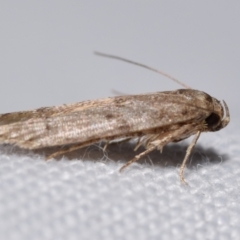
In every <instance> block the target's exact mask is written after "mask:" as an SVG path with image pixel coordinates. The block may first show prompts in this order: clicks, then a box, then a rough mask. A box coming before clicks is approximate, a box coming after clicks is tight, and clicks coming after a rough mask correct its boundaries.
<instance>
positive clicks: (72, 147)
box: [46, 140, 97, 160]
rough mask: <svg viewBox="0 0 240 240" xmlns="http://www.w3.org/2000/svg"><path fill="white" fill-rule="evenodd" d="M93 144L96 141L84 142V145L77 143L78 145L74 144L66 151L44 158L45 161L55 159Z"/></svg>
mask: <svg viewBox="0 0 240 240" xmlns="http://www.w3.org/2000/svg"><path fill="white" fill-rule="evenodd" d="M95 142H97V141H96V140H92V141H89V142H86V143H84V144H83V143H79V144H75V145H73V146H69V147H68V148H67V149H63V150H59V151H57V152H55V153H52V154H50V155H49V156H47V157H46V160H49V159H51V158H55V157H57V156H60V155H62V154H64V153H68V152H72V151H75V150H77V149H80V148H83V147H86V146H88V145H90V144H92V143H95Z"/></svg>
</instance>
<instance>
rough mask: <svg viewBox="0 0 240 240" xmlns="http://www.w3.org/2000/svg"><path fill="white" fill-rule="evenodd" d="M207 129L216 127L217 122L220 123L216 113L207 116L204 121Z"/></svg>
mask: <svg viewBox="0 0 240 240" xmlns="http://www.w3.org/2000/svg"><path fill="white" fill-rule="evenodd" d="M205 121H206V123H207V125H208V127H210V128H211V127H214V126H216V125H217V124H218V123H219V121H220V118H219V116H218V115H217V114H216V113H212V114H211V115H210V116H208V117H207V118H206V119H205Z"/></svg>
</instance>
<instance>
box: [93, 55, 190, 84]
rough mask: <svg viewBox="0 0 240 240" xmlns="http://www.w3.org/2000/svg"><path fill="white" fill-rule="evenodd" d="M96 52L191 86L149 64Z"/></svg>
mask: <svg viewBox="0 0 240 240" xmlns="http://www.w3.org/2000/svg"><path fill="white" fill-rule="evenodd" d="M94 54H96V55H98V56H102V57H108V58H113V59H117V60H121V61H124V62H128V63H131V64H134V65H137V66H140V67H144V68H146V69H148V70H151V71H154V72H157V73H159V74H161V75H163V76H165V77H167V78H169V79H171V80H173V81H174V82H176V83H178V84H179V85H181V86H183V87H184V88H189V89H190V87H189V86H187V85H186V84H184V83H182V82H180V81H179V80H177V79H176V78H174V77H172V76H170V75H169V74H167V73H165V72H162V71H159V70H157V69H155V68H152V67H149V66H147V65H144V64H142V63H137V62H134V61H131V60H128V59H126V58H122V57H118V56H115V55H110V54H106V53H100V52H94Z"/></svg>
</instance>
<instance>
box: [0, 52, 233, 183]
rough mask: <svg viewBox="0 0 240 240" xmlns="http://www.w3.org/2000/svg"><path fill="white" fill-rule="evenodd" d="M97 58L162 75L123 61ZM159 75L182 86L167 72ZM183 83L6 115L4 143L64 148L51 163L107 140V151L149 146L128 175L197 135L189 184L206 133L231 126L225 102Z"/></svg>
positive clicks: (0, 137)
mask: <svg viewBox="0 0 240 240" xmlns="http://www.w3.org/2000/svg"><path fill="white" fill-rule="evenodd" d="M96 54H98V55H101V56H105V57H110V58H115V59H119V60H123V61H127V62H130V63H133V64H136V65H140V66H142V67H145V68H148V69H150V70H153V71H156V72H159V71H158V70H156V69H153V68H150V67H148V66H146V65H143V64H139V63H136V62H133V61H130V60H127V59H124V58H121V57H117V56H114V55H108V54H103V53H96ZM159 73H160V74H163V75H165V76H167V77H169V78H171V79H172V80H174V81H177V80H176V79H174V78H172V77H171V76H169V75H167V74H165V73H163V72H159ZM178 83H180V84H181V85H183V86H184V87H185V89H178V90H175V91H165V92H155V93H147V94H138V95H125V96H117V97H109V98H105V99H98V100H90V101H84V102H79V103H74V104H67V105H62V106H54V107H44V108H39V109H35V110H31V111H23V112H13V113H6V114H1V115H0V144H13V145H17V146H19V147H20V148H25V149H40V148H46V147H54V146H62V147H64V148H63V149H61V150H59V151H57V152H55V153H53V154H52V155H50V156H48V159H50V158H54V157H56V156H58V155H62V154H64V153H67V152H70V151H74V150H76V149H79V148H82V147H85V146H88V145H91V144H94V143H96V142H100V141H105V142H106V146H107V144H108V143H111V141H113V140H118V139H137V144H136V148H135V150H136V149H137V148H138V147H139V146H144V147H145V151H143V152H142V153H140V154H138V155H136V156H135V157H134V158H133V159H132V160H130V161H128V162H127V163H126V164H125V165H123V166H122V168H121V169H120V171H122V170H123V169H124V168H126V167H127V166H129V165H130V164H131V163H133V162H136V161H137V160H139V159H140V158H142V157H143V156H145V155H147V154H148V153H150V152H151V151H153V150H155V149H158V150H160V151H162V149H163V147H164V146H165V145H166V144H168V143H170V142H178V141H181V140H183V139H186V138H188V137H190V136H192V135H194V138H193V140H192V142H191V143H190V145H189V146H188V148H187V151H186V155H185V158H184V159H183V162H182V164H181V166H180V173H179V177H180V180H181V182H183V183H185V180H184V176H183V171H184V168H185V166H186V163H187V160H188V158H189V155H190V153H191V151H192V149H193V147H194V146H195V144H196V142H197V140H198V138H199V136H200V134H201V133H202V132H215V131H218V130H220V129H222V128H224V127H226V126H227V125H228V123H229V121H230V114H229V110H228V106H227V104H226V103H225V102H224V101H223V102H222V103H221V102H220V101H218V100H217V99H216V98H213V97H211V96H210V95H208V94H207V93H205V92H202V91H198V90H194V89H189V88H188V87H187V86H186V85H184V84H182V83H181V82H179V81H178Z"/></svg>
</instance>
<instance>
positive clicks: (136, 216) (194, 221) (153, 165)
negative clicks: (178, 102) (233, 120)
mask: <svg viewBox="0 0 240 240" xmlns="http://www.w3.org/2000/svg"><path fill="white" fill-rule="evenodd" d="M239 139H240V137H239V136H238V135H237V134H235V133H234V127H233V124H232V126H231V125H230V126H229V127H227V128H226V130H222V131H221V132H218V133H208V134H203V136H201V141H200V142H199V143H198V146H197V147H196V149H195V151H194V154H193V155H192V156H191V164H190V166H189V167H188V169H187V170H186V171H185V177H186V180H187V182H188V183H189V186H183V185H181V184H180V182H179V178H178V168H176V165H177V164H178V165H179V164H180V163H181V160H182V158H183V156H184V151H185V147H186V145H182V146H181V145H179V144H177V145H172V146H170V147H166V148H165V149H164V151H163V154H162V155H161V154H160V153H159V152H157V151H156V152H154V153H153V154H150V155H149V157H147V158H146V159H145V161H143V162H142V163H136V164H133V165H132V166H130V167H129V168H128V169H127V170H126V171H125V172H124V173H122V174H120V173H119V172H118V169H119V168H120V166H122V163H123V162H125V161H126V160H127V159H129V158H131V157H132V156H133V155H134V154H135V153H134V152H133V151H132V147H131V145H129V144H122V145H120V146H118V145H116V146H112V147H111V146H110V150H108V158H111V159H112V160H107V161H106V156H105V157H104V156H103V153H102V151H101V150H99V149H98V148H94V147H93V148H88V149H85V150H84V152H76V153H75V154H80V153H81V154H82V153H85V155H84V161H82V160H79V159H72V160H69V159H68V158H66V157H64V158H63V159H62V160H59V161H56V160H52V161H48V162H46V161H45V160H44V156H43V154H41V153H40V154H38V153H34V154H33V153H31V152H25V151H19V150H16V149H15V148H12V147H11V146H2V147H1V155H0V239H8V240H13V239H18V240H19V239H24V240H27V239H29V240H30V239H31V240H32V239H39V240H40V239H41V240H42V239H58V240H61V239H64V240H65V239H68V240H74V239H95V240H96V239H115V240H116V239H138V240H140V239H185V240H186V239H195V240H197V239H199V240H200V239H201V240H202V239H216V240H220V239H239V236H240V228H239V226H240V191H239V190H240V159H239V152H240V148H239ZM82 156H83V155H82ZM123 157H124V159H125V158H126V159H125V160H124V161H118V159H122V158H123ZM88 158H92V159H93V160H86V159H88ZM98 159H101V161H95V160H98ZM149 159H152V161H150V160H149Z"/></svg>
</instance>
